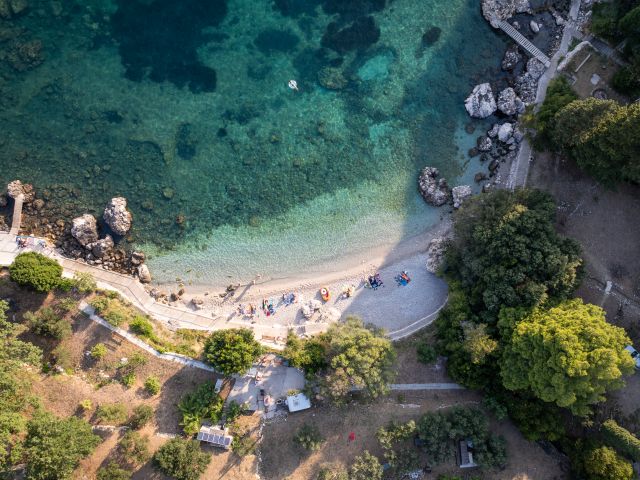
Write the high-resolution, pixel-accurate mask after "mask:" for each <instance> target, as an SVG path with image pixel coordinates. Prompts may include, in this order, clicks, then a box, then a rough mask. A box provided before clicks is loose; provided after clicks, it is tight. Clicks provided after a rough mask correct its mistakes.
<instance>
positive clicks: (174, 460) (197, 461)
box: [153, 438, 211, 480]
mask: <svg viewBox="0 0 640 480" xmlns="http://www.w3.org/2000/svg"><path fill="white" fill-rule="evenodd" d="M153 459H154V461H155V463H156V465H157V466H158V468H159V469H160V470H161V471H162V472H163V473H165V474H167V475H170V476H172V477H174V478H176V480H198V479H199V478H200V476H201V475H202V474H203V473H204V471H205V470H206V469H207V466H208V465H209V462H211V457H210V456H209V455H207V454H206V453H204V452H203V451H201V450H200V443H199V442H197V441H196V440H184V439H182V438H173V439H171V440H169V441H168V442H167V443H165V444H164V445H162V446H161V447H160V448H159V449H158V451H157V452H156V454H155V455H154V457H153Z"/></svg>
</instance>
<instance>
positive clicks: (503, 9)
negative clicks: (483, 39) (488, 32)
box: [482, 0, 531, 28]
mask: <svg viewBox="0 0 640 480" xmlns="http://www.w3.org/2000/svg"><path fill="white" fill-rule="evenodd" d="M530 9H531V6H530V5H529V0H482V15H483V16H484V18H485V19H486V20H487V21H488V22H489V23H491V25H492V26H493V27H494V28H497V27H498V23H500V21H501V20H507V19H508V18H511V17H513V15H515V14H516V13H524V12H528V11H530Z"/></svg>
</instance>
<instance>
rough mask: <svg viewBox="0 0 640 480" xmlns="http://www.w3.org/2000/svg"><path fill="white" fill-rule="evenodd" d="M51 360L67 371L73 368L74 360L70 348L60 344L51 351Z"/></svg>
mask: <svg viewBox="0 0 640 480" xmlns="http://www.w3.org/2000/svg"><path fill="white" fill-rule="evenodd" d="M51 360H52V361H53V362H54V364H55V365H57V366H59V367H60V368H62V369H63V370H64V371H65V372H68V371H71V370H73V360H72V358H71V352H70V351H69V349H68V348H67V347H66V346H65V345H63V344H60V345H58V346H57V347H56V348H54V349H53V350H52V351H51Z"/></svg>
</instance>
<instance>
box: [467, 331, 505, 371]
mask: <svg viewBox="0 0 640 480" xmlns="http://www.w3.org/2000/svg"><path fill="white" fill-rule="evenodd" d="M462 333H463V335H464V341H463V342H462V348H464V350H465V351H466V352H467V353H468V354H469V357H470V358H471V362H472V363H475V364H479V363H482V362H483V361H484V359H485V358H486V357H487V355H490V354H491V353H493V352H494V351H495V350H496V348H498V342H497V341H496V340H494V339H493V338H491V336H490V335H489V334H488V333H487V325H486V324H484V323H471V322H464V323H463V324H462Z"/></svg>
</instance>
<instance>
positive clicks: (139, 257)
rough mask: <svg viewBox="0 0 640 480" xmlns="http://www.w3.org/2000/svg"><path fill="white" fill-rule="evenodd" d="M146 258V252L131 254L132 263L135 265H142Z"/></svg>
mask: <svg viewBox="0 0 640 480" xmlns="http://www.w3.org/2000/svg"><path fill="white" fill-rule="evenodd" d="M144 260H145V254H144V252H137V251H135V252H133V253H132V254H131V263H132V264H133V265H140V264H141V263H144Z"/></svg>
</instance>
